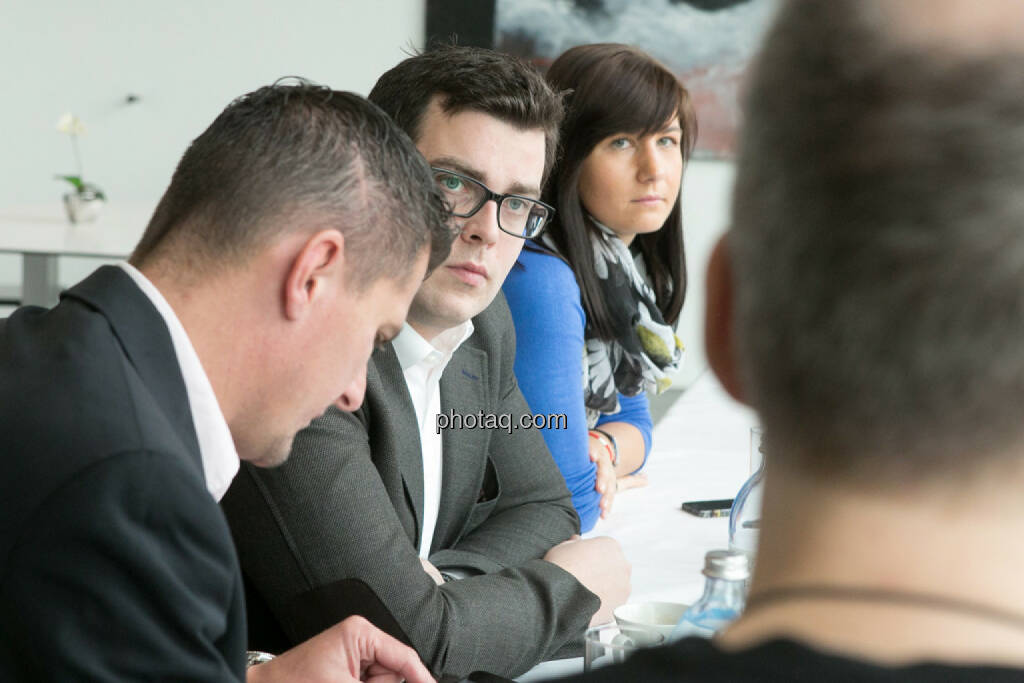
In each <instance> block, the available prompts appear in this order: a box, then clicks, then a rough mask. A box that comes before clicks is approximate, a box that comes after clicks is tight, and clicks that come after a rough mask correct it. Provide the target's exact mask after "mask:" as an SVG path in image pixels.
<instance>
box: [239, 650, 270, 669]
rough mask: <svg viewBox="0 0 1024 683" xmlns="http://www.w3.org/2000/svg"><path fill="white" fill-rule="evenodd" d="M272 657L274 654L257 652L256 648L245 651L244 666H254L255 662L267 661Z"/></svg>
mask: <svg viewBox="0 0 1024 683" xmlns="http://www.w3.org/2000/svg"><path fill="white" fill-rule="evenodd" d="M273 658H274V655H272V654H270V653H269V652H259V651H258V650H249V651H248V652H246V653H245V668H246V669H248V668H249V667H252V666H256V665H257V664H263V663H264V662H269V661H270V660H271V659H273Z"/></svg>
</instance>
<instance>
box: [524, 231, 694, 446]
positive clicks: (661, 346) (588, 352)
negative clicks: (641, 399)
mask: <svg viewBox="0 0 1024 683" xmlns="http://www.w3.org/2000/svg"><path fill="white" fill-rule="evenodd" d="M591 221H593V223H594V225H595V226H597V228H598V230H597V234H596V235H593V236H592V238H591V244H592V246H593V249H594V270H595V271H596V272H597V277H598V285H599V287H600V289H601V292H602V295H603V298H604V302H605V305H606V306H607V307H608V311H609V314H610V316H611V322H612V327H613V329H615V330H616V331H617V335H618V336H617V337H616V338H615V339H612V340H610V341H605V340H603V339H600V338H599V337H598V336H597V335H596V333H595V331H594V330H593V327H592V325H591V324H590V322H589V321H588V322H587V328H586V330H584V348H583V402H584V404H585V405H586V408H587V423H588V425H589V426H591V427H592V426H594V424H595V423H596V422H597V419H598V418H599V417H600V416H601V415H602V414H612V413H617V412H618V411H619V397H618V395H617V393H616V392H621V393H622V394H623V395H624V396H636V395H637V394H639V393H640V392H641V391H645V392H648V393H651V394H660V393H661V392H662V391H664V390H665V389H667V388H668V387H669V385H671V384H672V380H671V379H669V377H668V375H667V373H669V372H674V371H675V370H677V369H678V368H679V365H680V362H681V361H682V357H683V343H682V342H681V341H680V340H679V337H677V336H676V334H675V330H673V329H672V327H671V326H670V325H667V324H666V323H665V320H664V319H663V318H662V317H661V311H660V310H658V306H657V303H656V299H655V296H654V291H653V290H652V289H651V287H650V285H649V284H648V283H647V280H646V278H645V277H644V275H643V274H642V273H641V272H640V269H639V268H638V264H637V262H636V261H635V260H634V259H633V255H632V254H631V253H630V251H629V247H627V246H626V245H625V244H624V243H623V242H622V240H620V239H619V237H618V235H616V234H615V232H613V231H612V230H611V229H610V228H608V227H606V226H604V225H602V224H600V223H598V222H597V221H595V220H594V219H593V217H591ZM540 240H541V242H543V243H544V245H545V246H546V247H547V248H549V249H551V250H552V251H554V252H555V254H558V253H559V252H558V249H557V248H556V247H555V244H554V242H553V241H552V240H551V238H550V236H549V235H547V234H545V235H541V237H540ZM637 260H641V257H639V256H638V257H637ZM641 263H642V260H641Z"/></svg>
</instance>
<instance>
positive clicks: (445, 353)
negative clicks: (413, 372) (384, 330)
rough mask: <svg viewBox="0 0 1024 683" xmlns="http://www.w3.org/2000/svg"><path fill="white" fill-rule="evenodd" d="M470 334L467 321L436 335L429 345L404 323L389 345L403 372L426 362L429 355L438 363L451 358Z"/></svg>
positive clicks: (470, 330)
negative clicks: (393, 350)
mask: <svg viewBox="0 0 1024 683" xmlns="http://www.w3.org/2000/svg"><path fill="white" fill-rule="evenodd" d="M472 334H473V321H472V320H467V321H466V322H464V323H462V324H461V325H456V326H455V327H452V328H449V329H447V330H445V331H444V332H442V333H441V334H439V335H437V337H435V338H434V341H433V343H431V342H428V341H427V340H426V339H424V338H423V337H422V335H420V333H419V332H417V331H416V330H414V329H413V328H412V326H411V325H410V324H409V323H405V324H404V325H402V331H401V332H399V333H398V336H396V337H395V338H394V339H392V340H391V344H392V346H393V347H394V349H395V355H397V356H398V363H399V365H401V366H402V370H403V371H405V370H408V369H409V368H411V367H413V366H414V365H417V364H419V363H422V362H423V361H425V360H428V359H429V358H430V357H431V355H434V356H435V358H436V359H437V360H438V361H440V360H447V359H448V358H451V356H452V354H453V353H455V351H456V349H458V348H459V347H460V346H462V343H463V342H465V341H466V340H467V339H469V338H470V336H472ZM433 364H435V363H432V365H433Z"/></svg>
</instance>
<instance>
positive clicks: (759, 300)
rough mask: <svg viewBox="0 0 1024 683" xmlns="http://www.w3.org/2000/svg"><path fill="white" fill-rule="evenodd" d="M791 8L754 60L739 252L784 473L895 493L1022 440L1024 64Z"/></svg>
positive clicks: (752, 342)
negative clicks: (1023, 93) (758, 57)
mask: <svg viewBox="0 0 1024 683" xmlns="http://www.w3.org/2000/svg"><path fill="white" fill-rule="evenodd" d="M890 9H891V7H887V5H886V3H878V2H865V0H831V1H830V2H827V3H823V2H818V1H816V0H811V1H797V2H791V3H790V4H789V5H787V6H786V7H785V8H784V9H783V11H782V13H781V14H780V16H779V18H778V20H777V23H776V24H775V26H774V28H773V29H772V31H771V32H770V34H769V36H768V38H767V42H766V43H765V46H764V48H763V51H762V54H761V56H760V59H759V60H758V62H757V64H756V67H755V70H754V74H753V78H752V81H751V86H750V89H749V91H748V94H747V97H746V105H745V108H746V116H745V120H746V124H745V126H744V132H743V134H742V137H741V148H740V157H739V163H738V167H737V178H736V185H735V191H734V200H733V227H732V230H731V232H730V234H729V237H728V244H729V247H730V253H731V254H732V255H733V272H734V273H735V279H734V287H735V290H736V311H735V327H736V330H735V333H734V337H735V339H736V343H737V349H738V351H737V357H738V361H739V364H740V370H741V375H740V376H741V378H742V381H743V384H744V389H745V391H746V392H747V395H748V397H749V399H750V400H751V402H752V403H753V405H754V406H755V408H756V409H757V410H758V411H759V413H760V415H761V419H762V421H763V422H764V425H765V429H766V434H769V433H770V434H771V436H772V440H773V441H774V446H773V450H772V451H771V457H772V461H771V462H778V463H779V464H780V465H782V466H784V467H786V468H789V469H791V470H792V471H798V472H801V473H803V474H807V475H812V476H816V477H819V478H823V479H824V478H826V477H827V478H828V479H829V480H840V481H844V482H847V483H851V484H855V485H856V484H859V485H863V486H867V487H874V488H880V489H882V490H885V489H894V488H901V487H906V486H908V485H912V484H914V483H916V482H925V483H930V482H935V481H937V480H941V479H945V480H947V481H948V480H949V478H950V477H951V476H957V475H961V476H962V475H964V474H965V473H968V472H971V471H978V470H980V469H981V468H982V467H984V466H986V465H990V464H993V463H995V462H998V460H997V459H998V458H1000V457H1007V456H1009V457H1013V456H1017V457H1019V453H1020V450H1019V442H1020V440H1021V439H1022V438H1024V421H1022V419H1021V405H1024V345H1022V343H1021V340H1022V339H1024V201H1022V200H1021V189H1020V188H1021V186H1022V185H1024V100H1022V98H1021V93H1022V92H1024V55H1022V54H1021V53H1020V52H1016V53H1012V52H1011V51H1010V50H1008V49H999V48H998V47H992V48H989V49H980V50H979V49H960V48H958V47H957V45H955V44H953V41H948V40H947V41H946V42H944V43H943V44H938V42H936V43H934V44H931V43H928V44H924V43H920V44H919V43H916V42H914V41H910V40H907V39H906V38H905V37H903V36H901V30H900V27H899V26H893V25H892V21H891V17H888V16H886V15H888V14H889V10H890Z"/></svg>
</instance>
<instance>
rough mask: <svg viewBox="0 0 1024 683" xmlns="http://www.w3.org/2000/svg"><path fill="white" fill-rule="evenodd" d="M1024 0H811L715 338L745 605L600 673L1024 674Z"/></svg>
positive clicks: (757, 141)
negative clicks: (760, 428) (740, 493)
mask: <svg viewBox="0 0 1024 683" xmlns="http://www.w3.org/2000/svg"><path fill="white" fill-rule="evenodd" d="M1021 93H1024V3H1020V2H1019V1H1018V0H991V1H989V2H984V3H978V2H968V1H967V0H928V1H924V0H902V1H901V2H881V1H879V0H870V1H869V0H832V1H830V2H820V1H818V0H797V1H794V2H791V3H789V4H788V5H786V6H785V8H784V9H783V11H782V13H781V15H780V17H779V18H778V20H777V23H776V25H775V27H774V29H773V31H772V32H771V33H770V35H769V37H768V40H767V43H766V45H765V47H764V50H763V53H762V55H761V57H760V60H759V62H758V64H757V68H756V71H755V73H754V76H753V81H752V83H751V87H750V90H749V92H748V95H747V97H748V99H747V117H746V126H745V131H744V133H743V137H742V147H741V154H740V159H739V165H738V176H737V182H736V187H735V200H734V204H733V210H734V215H733V221H732V229H731V230H730V231H729V233H728V234H727V235H726V237H725V238H724V239H723V240H722V241H721V242H720V243H719V245H718V247H717V248H716V250H715V252H714V256H713V258H712V261H711V265H710V268H709V274H708V307H707V310H708V317H707V342H708V355H709V358H710V360H711V363H712V366H713V367H714V369H715V371H716V373H717V374H718V376H719V378H720V379H721V380H722V383H723V384H724V385H725V387H726V388H727V389H728V390H729V392H730V393H731V394H732V395H734V396H735V397H737V398H739V399H741V400H743V401H745V402H747V403H749V404H750V405H752V406H753V407H754V408H756V409H757V411H758V413H759V415H760V417H761V420H762V423H763V425H764V428H765V433H766V439H767V441H766V451H767V457H766V463H767V471H766V479H765V494H764V509H763V512H762V526H761V538H760V548H759V551H758V556H757V564H756V571H755V575H754V577H753V583H752V585H751V588H750V596H749V599H748V602H747V609H746V612H745V613H744V615H743V616H742V617H741V618H740V619H739V620H738V621H736V622H735V623H734V624H733V625H732V626H730V627H729V628H727V629H726V630H725V631H724V632H722V633H720V634H718V636H717V637H716V638H715V639H714V640H713V641H711V642H707V641H703V640H698V639H688V640H684V641H682V642H680V643H677V644H675V645H674V646H671V647H668V648H663V649H660V650H653V651H649V652H643V653H640V654H638V655H637V656H636V657H635V658H633V659H632V660H631V661H630V662H628V663H627V664H626V665H625V666H624V667H612V668H608V669H604V670H601V671H599V672H596V673H595V674H594V675H592V676H589V677H587V678H586V679H585V680H588V681H611V680H616V681H618V680H643V681H668V680H672V681H683V680H685V681H753V680H758V681H782V680H785V681H897V680H898V681H961V680H962V681H978V680H984V681H1004V680H1005V681H1010V680H1014V681H1019V680H1024V582H1022V581H1021V580H1020V568H1021V566H1022V565H1024V543H1021V539H1022V538H1024V496H1022V495H1021V491H1022V490H1024V420H1022V419H1021V415H1020V413H1021V405H1022V404H1024V346H1022V343H1021V340H1022V339H1024V200H1022V199H1021V193H1020V188H1021V186H1022V184H1024V98H1022V96H1021Z"/></svg>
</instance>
